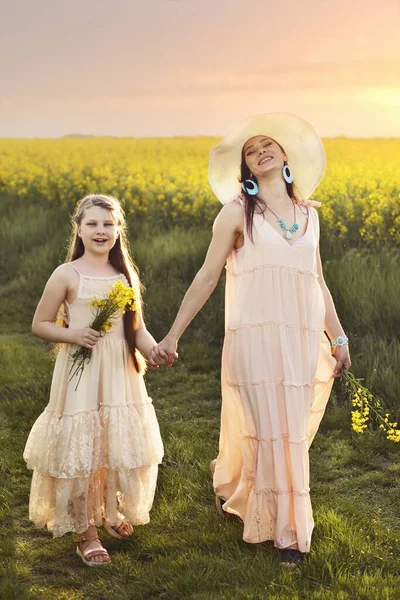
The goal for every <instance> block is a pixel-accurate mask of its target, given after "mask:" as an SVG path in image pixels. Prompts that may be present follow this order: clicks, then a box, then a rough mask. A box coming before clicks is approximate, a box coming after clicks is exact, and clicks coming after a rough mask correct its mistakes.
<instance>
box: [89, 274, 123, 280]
mask: <svg viewBox="0 0 400 600" xmlns="http://www.w3.org/2000/svg"><path fill="white" fill-rule="evenodd" d="M80 275H81V277H83V279H98V280H102V279H104V280H105V279H117V278H118V277H124V279H126V277H125V275H124V274H123V273H118V274H117V275H108V276H107V277H92V276H91V275H83V274H82V273H80Z"/></svg>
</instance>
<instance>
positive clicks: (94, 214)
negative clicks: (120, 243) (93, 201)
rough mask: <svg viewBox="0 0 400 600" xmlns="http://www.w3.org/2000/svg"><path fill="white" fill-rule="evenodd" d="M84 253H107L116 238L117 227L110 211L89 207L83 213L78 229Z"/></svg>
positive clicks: (99, 207) (98, 207)
mask: <svg viewBox="0 0 400 600" xmlns="http://www.w3.org/2000/svg"><path fill="white" fill-rule="evenodd" d="M78 233H79V235H80V237H81V238H82V242H83V245H84V246H85V252H93V253H95V254H99V253H101V254H103V253H108V252H109V251H110V250H111V248H112V247H113V246H114V244H115V242H116V241H117V238H118V234H119V231H118V225H117V223H116V221H115V218H114V216H113V213H112V211H110V210H107V209H106V208H102V207H101V206H90V208H87V209H86V210H85V212H84V215H83V218H82V221H81V223H80V226H79V228H78Z"/></svg>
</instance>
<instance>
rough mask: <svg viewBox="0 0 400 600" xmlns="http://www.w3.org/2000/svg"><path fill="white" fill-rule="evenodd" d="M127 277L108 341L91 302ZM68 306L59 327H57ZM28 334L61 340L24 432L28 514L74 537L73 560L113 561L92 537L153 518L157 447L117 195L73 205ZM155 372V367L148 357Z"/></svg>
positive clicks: (148, 340)
mask: <svg viewBox="0 0 400 600" xmlns="http://www.w3.org/2000/svg"><path fill="white" fill-rule="evenodd" d="M117 281H123V282H125V284H126V285H129V286H132V287H133V288H134V290H135V293H136V311H135V312H133V311H127V312H126V313H125V314H124V315H123V316H120V317H118V318H117V319H116V320H114V321H113V326H112V328H111V330H110V331H108V332H107V334H106V335H104V337H100V334H99V333H98V332H97V331H95V330H93V329H91V328H90V327H89V326H88V325H89V323H90V322H91V321H92V319H93V313H92V309H91V307H90V302H91V300H92V299H93V298H94V297H101V296H103V295H104V294H106V293H107V292H108V290H109V288H110V286H111V285H112V284H113V283H115V282H117ZM62 305H63V307H64V315H63V326H59V325H58V324H56V323H55V322H54V321H55V319H56V316H57V314H58V312H59V309H60V307H61V306H62ZM32 331H33V333H34V335H37V336H39V337H40V338H42V339H44V340H47V341H49V342H55V343H61V344H62V346H61V350H60V352H59V354H58V356H57V360H56V363H55V367H54V373H53V380H52V385H51V391H50V401H49V404H48V406H47V407H46V409H45V410H44V412H43V413H42V414H41V415H40V417H39V418H38V419H37V421H36V422H35V424H34V425H33V428H32V430H31V432H30V435H29V438H28V441H27V444H26V448H25V452H24V458H25V460H26V462H27V465H28V467H29V468H30V469H33V478H32V486H31V494H30V502H29V516H30V519H31V520H32V521H33V522H34V523H35V525H36V526H37V527H46V526H47V528H48V529H49V530H50V531H52V532H53V536H54V537H59V536H62V535H64V534H65V533H67V532H68V531H74V532H76V533H78V534H79V536H78V538H77V539H76V540H75V541H76V542H77V548H76V551H77V554H78V555H79V556H80V557H81V559H82V560H83V562H84V563H85V564H86V565H88V566H93V565H104V564H106V563H108V562H110V557H109V555H108V553H107V550H106V549H105V548H103V546H102V545H101V543H100V540H99V539H98V533H97V529H96V528H97V527H99V526H100V525H103V526H104V527H105V528H106V529H107V531H108V532H109V533H110V534H111V535H112V536H114V537H116V538H118V539H122V538H125V537H129V536H131V535H132V532H133V529H132V525H138V524H144V523H148V521H149V511H150V508H151V506H152V503H153V497H154V491H155V486H156V480H157V470H158V464H159V463H160V462H161V460H162V457H163V446H162V441H161V438H160V432H159V427H158V423H157V419H156V415H155V412H154V408H153V405H152V402H151V399H150V398H149V397H148V396H147V393H146V388H145V384H144V381H143V372H144V368H143V366H144V361H143V358H142V357H141V356H140V355H139V352H140V353H141V354H142V355H144V356H145V357H148V358H150V352H151V349H152V347H153V346H154V345H155V343H156V342H155V340H154V339H153V337H152V336H151V335H150V333H149V332H148V331H147V330H146V327H145V324H144V322H143V317H142V311H141V303H140V283H139V278H138V274H137V272H136V269H135V267H134V264H133V262H132V259H131V257H130V256H129V252H128V246H127V240H126V235H125V220H124V215H123V211H122V208H121V206H120V204H119V202H118V200H116V199H115V198H112V197H110V196H103V195H90V196H86V197H85V198H83V199H82V200H81V201H80V202H79V203H78V205H77V207H76V211H75V214H74V216H73V232H72V236H71V242H70V247H69V252H68V256H67V259H66V262H65V264H63V265H61V266H59V267H58V268H57V269H56V270H55V271H54V273H53V274H52V275H51V277H50V279H49V281H48V282H47V284H46V287H45V290H44V292H43V295H42V298H41V299H40V302H39V304H38V307H37V309H36V312H35V315H34V318H33V323H32ZM79 346H81V347H84V348H89V349H90V350H91V351H92V354H91V360H90V362H89V363H88V364H86V365H85V368H84V371H83V375H82V378H81V380H80V382H79V385H78V386H77V387H76V383H77V381H76V380H75V378H73V379H72V380H71V381H70V378H71V376H70V369H71V365H72V358H71V355H72V354H73V353H74V351H76V350H77V349H78V347H79ZM149 364H150V366H151V367H153V366H155V365H154V363H153V362H152V361H151V359H150V360H149Z"/></svg>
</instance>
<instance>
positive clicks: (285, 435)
mask: <svg viewBox="0 0 400 600" xmlns="http://www.w3.org/2000/svg"><path fill="white" fill-rule="evenodd" d="M240 437H241V438H242V439H243V440H257V441H258V442H280V441H282V440H287V442H288V444H304V442H308V436H307V435H306V436H304V437H302V438H300V439H299V440H289V434H288V433H283V434H282V435H279V436H277V437H274V438H266V437H261V436H259V435H245V434H243V433H241V434H240Z"/></svg>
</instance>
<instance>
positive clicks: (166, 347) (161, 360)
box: [151, 336, 178, 367]
mask: <svg viewBox="0 0 400 600" xmlns="http://www.w3.org/2000/svg"><path fill="white" fill-rule="evenodd" d="M177 347H178V342H177V341H176V340H175V339H173V338H170V337H168V336H166V337H165V338H164V339H163V340H162V341H161V342H160V343H159V344H158V345H157V346H154V348H153V349H152V351H151V359H152V361H154V362H155V363H156V364H157V365H168V366H169V367H172V365H173V364H174V362H175V361H176V360H177V358H178V353H177V351H176V350H177Z"/></svg>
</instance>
